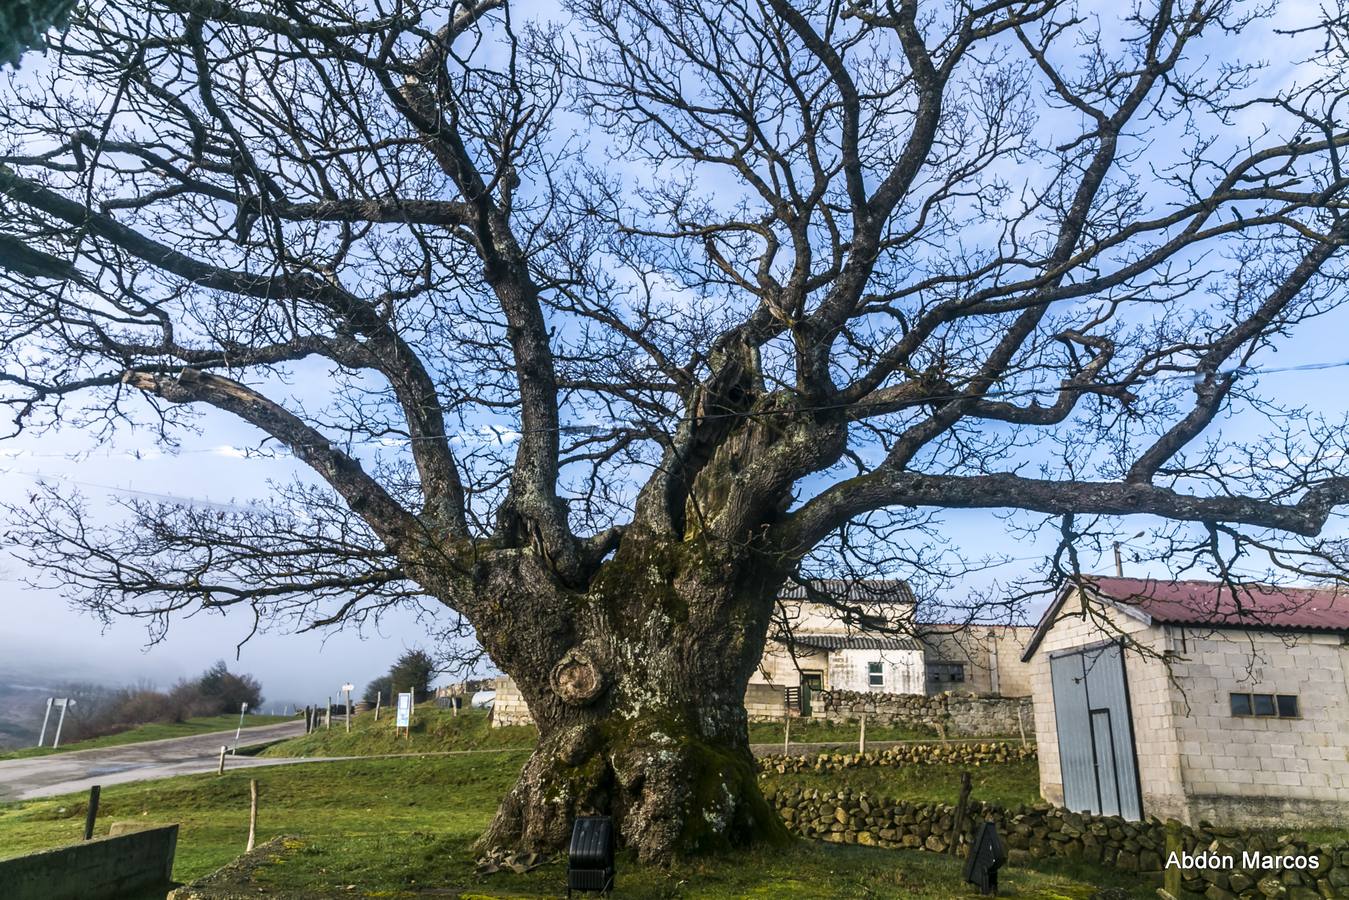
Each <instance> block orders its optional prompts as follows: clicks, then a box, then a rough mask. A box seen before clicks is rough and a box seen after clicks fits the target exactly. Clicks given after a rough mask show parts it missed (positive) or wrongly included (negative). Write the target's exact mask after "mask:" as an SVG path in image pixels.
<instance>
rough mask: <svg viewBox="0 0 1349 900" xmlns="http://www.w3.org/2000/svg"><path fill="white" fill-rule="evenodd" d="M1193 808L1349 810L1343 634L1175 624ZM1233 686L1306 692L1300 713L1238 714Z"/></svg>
mask: <svg viewBox="0 0 1349 900" xmlns="http://www.w3.org/2000/svg"><path fill="white" fill-rule="evenodd" d="M1169 631H1170V632H1171V634H1170V635H1169V637H1170V641H1169V644H1170V648H1171V650H1172V652H1173V653H1174V654H1175V661H1174V662H1173V664H1172V671H1173V674H1174V676H1175V681H1176V685H1177V687H1178V690H1177V691H1176V692H1175V696H1174V698H1173V700H1172V704H1173V707H1174V711H1173V717H1174V720H1175V723H1176V729H1177V738H1178V740H1179V744H1180V748H1179V749H1180V767H1181V773H1182V776H1183V778H1184V782H1185V789H1186V794H1187V797H1188V801H1189V805H1190V810H1191V816H1192V818H1194V819H1199V818H1204V819H1208V820H1210V821H1215V822H1224V823H1225V822H1234V823H1236V822H1239V823H1241V824H1254V823H1261V822H1268V823H1270V824H1278V823H1294V822H1296V823H1303V824H1306V823H1312V822H1326V821H1336V820H1341V821H1342V820H1343V819H1344V818H1345V817H1346V812H1345V811H1346V810H1349V725H1346V717H1349V647H1347V646H1345V644H1344V643H1343V642H1342V641H1341V639H1340V638H1339V637H1338V636H1336V635H1317V634H1298V635H1296V636H1289V635H1283V634H1274V633H1270V632H1257V631H1242V632H1230V631H1229V632H1223V631H1212V630H1206V631H1201V630H1199V629H1194V628H1186V629H1184V630H1183V631H1182V630H1180V629H1176V628H1171V629H1169ZM1232 693H1255V694H1287V695H1293V696H1296V697H1297V698H1298V712H1299V716H1298V717H1297V718H1287V719H1285V718H1267V717H1247V716H1233V715H1232V710H1231V703H1230V695H1231V694H1232Z"/></svg>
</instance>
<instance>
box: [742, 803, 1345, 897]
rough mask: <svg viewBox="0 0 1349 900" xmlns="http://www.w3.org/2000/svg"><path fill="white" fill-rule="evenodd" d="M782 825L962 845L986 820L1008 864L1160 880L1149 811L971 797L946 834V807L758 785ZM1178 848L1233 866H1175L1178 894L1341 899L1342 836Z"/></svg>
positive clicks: (1159, 830) (938, 846) (808, 831)
mask: <svg viewBox="0 0 1349 900" xmlns="http://www.w3.org/2000/svg"><path fill="white" fill-rule="evenodd" d="M767 798H768V801H769V803H771V804H772V805H773V806H774V808H776V809H777V811H778V814H779V815H781V816H782V820H783V822H785V823H786V825H787V828H788V829H789V830H791V831H793V832H795V833H796V834H799V835H802V836H803V837H807V838H813V839H815V840H823V841H830V842H832V843H836V844H862V845H866V846H873V847H887V848H892V849H900V848H903V849H913V850H928V851H932V852H934V853H946V852H950V850H951V844H952V841H953V840H954V841H955V843H956V845H957V851H958V852H961V853H963V852H965V851H966V850H967V849H968V845H969V842H970V841H971V840H972V838H973V836H974V833H975V830H976V828H978V827H979V825H980V824H982V823H983V822H985V821H991V822H993V823H994V824H995V825H996V826H997V829H998V834H999V835H1000V836H1001V837H1002V838H1003V840H1004V841H1006V843H1007V847H1008V864H1009V865H1012V866H1016V865H1024V864H1026V863H1027V862H1029V861H1030V860H1033V859H1043V858H1046V857H1065V858H1078V859H1086V860H1090V861H1092V862H1095V863H1099V864H1101V865H1104V866H1107V867H1110V868H1114V869H1117V870H1119V871H1122V872H1126V873H1137V874H1138V876H1139V878H1140V880H1145V881H1149V882H1152V883H1153V884H1156V885H1161V884H1162V875H1163V866H1164V865H1165V863H1166V860H1167V856H1168V854H1167V835H1166V826H1165V825H1163V824H1162V823H1161V822H1159V821H1157V820H1156V819H1150V820H1148V821H1146V822H1126V821H1125V820H1123V819H1120V818H1118V817H1116V816H1089V815H1083V814H1081V813H1074V812H1069V811H1067V810H1064V809H1059V808H1057V807H1052V806H1049V805H1047V804H1038V805H1036V806H1030V807H1028V806H1019V807H1015V808H1012V809H1007V808H1003V807H1000V806H996V805H992V804H985V803H980V802H978V801H972V802H971V803H970V807H969V809H968V810H967V812H966V817H965V825H964V827H963V828H962V829H961V831H960V833H959V834H953V833H952V832H953V831H954V827H955V808H954V807H953V806H948V805H945V804H940V803H913V802H908V801H897V800H891V799H888V798H879V797H872V796H869V795H868V794H867V792H865V791H862V792H853V791H850V790H843V791H835V792H830V791H820V790H817V789H802V788H783V789H778V790H775V791H769V792H768V793H767ZM1179 847H1180V850H1181V852H1183V853H1186V854H1189V855H1190V856H1194V855H1196V854H1198V853H1200V852H1204V853H1215V854H1218V855H1219V856H1223V855H1229V856H1231V857H1232V858H1233V861H1234V863H1235V864H1234V865H1233V866H1231V867H1227V866H1225V865H1220V866H1215V867H1211V868H1197V867H1196V868H1191V869H1188V870H1184V871H1182V878H1181V879H1180V888H1181V893H1180V895H1179V898H1178V900H1201V898H1204V900H1236V898H1242V900H1245V898H1250V900H1263V898H1272V897H1283V898H1287V900H1321V898H1336V897H1349V844H1346V845H1342V846H1337V847H1312V846H1310V845H1308V844H1307V843H1305V842H1302V841H1297V840H1293V839H1291V838H1283V837H1280V838H1277V839H1271V838H1265V837H1262V836H1259V835H1253V834H1243V833H1242V832H1239V831H1236V830H1232V829H1215V828H1209V827H1207V826H1200V827H1198V828H1191V827H1188V826H1181V827H1180V828H1179ZM1245 851H1251V852H1253V853H1257V854H1261V855H1263V854H1274V855H1278V856H1290V857H1295V856H1299V855H1301V856H1309V857H1315V860H1316V862H1315V864H1314V866H1313V867H1312V868H1308V869H1302V870H1300V869H1296V868H1286V869H1262V868H1260V867H1259V866H1246V865H1244V864H1243V858H1242V854H1243V852H1245Z"/></svg>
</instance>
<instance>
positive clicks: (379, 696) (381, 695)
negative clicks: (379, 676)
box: [375, 691, 384, 722]
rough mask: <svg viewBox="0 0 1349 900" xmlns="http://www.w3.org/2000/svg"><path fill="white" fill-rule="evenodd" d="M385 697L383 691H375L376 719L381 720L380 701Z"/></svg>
mask: <svg viewBox="0 0 1349 900" xmlns="http://www.w3.org/2000/svg"><path fill="white" fill-rule="evenodd" d="M382 699H384V692H383V691H375V721H376V722H378V721H379V701H380V700H382Z"/></svg>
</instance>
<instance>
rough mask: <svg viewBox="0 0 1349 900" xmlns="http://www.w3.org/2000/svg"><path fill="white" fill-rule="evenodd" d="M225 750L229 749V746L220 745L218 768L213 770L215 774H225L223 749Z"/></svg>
mask: <svg viewBox="0 0 1349 900" xmlns="http://www.w3.org/2000/svg"><path fill="white" fill-rule="evenodd" d="M227 750H229V747H226V746H223V745H222V746H221V748H220V768H218V769H216V770H215V773H216V774H217V775H224V774H225V751H227Z"/></svg>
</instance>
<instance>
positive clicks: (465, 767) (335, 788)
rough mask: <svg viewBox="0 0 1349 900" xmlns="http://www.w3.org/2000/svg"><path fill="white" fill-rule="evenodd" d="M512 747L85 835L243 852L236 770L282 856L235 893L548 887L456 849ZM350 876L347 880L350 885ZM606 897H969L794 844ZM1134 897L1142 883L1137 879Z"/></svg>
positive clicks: (200, 780)
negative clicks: (158, 837) (154, 827)
mask: <svg viewBox="0 0 1349 900" xmlns="http://www.w3.org/2000/svg"><path fill="white" fill-rule="evenodd" d="M526 755H527V754H526V753H525V752H501V753H482V754H465V755H456V756H428V757H418V758H406V759H371V760H357V761H351V762H337V763H315V764H313V765H293V766H278V767H275V768H262V769H253V770H250V771H243V770H240V771H237V772H227V773H226V774H225V775H224V776H223V777H219V778H217V777H215V776H213V775H194V776H189V777H185V778H174V779H169V780H165V781H159V782H149V783H145V784H136V785H119V786H110V787H108V788H107V789H106V790H104V792H103V801H102V805H101V807H100V814H99V819H98V825H99V831H100V832H102V831H105V830H106V828H107V826H108V824H110V823H111V822H113V821H119V820H125V819H140V820H141V821H144V822H147V823H148V822H178V823H181V825H182V832H181V835H180V838H179V843H178V858H177V864H176V867H175V871H174V875H175V877H176V878H177V879H179V880H189V879H193V878H197V877H200V876H202V875H205V874H206V873H208V872H211V871H213V870H215V869H216V868H218V867H220V866H222V865H224V864H225V863H227V862H229V861H230V860H231V859H233V858H234V857H236V856H237V855H238V854H239V853H240V852H241V851H242V850H243V847H244V842H245V839H246V835H247V829H248V822H247V819H248V781H249V779H250V778H256V779H257V780H258V783H259V786H260V790H261V803H260V810H261V811H260V814H259V832H260V833H259V838H260V840H265V839H267V838H271V837H273V836H275V835H282V834H288V835H295V836H296V837H297V840H296V841H294V842H292V843H291V845H290V847H289V848H288V850H287V852H285V853H283V854H279V855H278V856H277V857H276V859H275V861H273V862H271V863H269V864H267V865H264V866H262V867H260V868H259V869H257V870H255V871H254V872H253V874H252V875H251V876H250V878H249V881H248V882H247V884H242V885H238V886H237V887H238V889H239V894H240V895H245V894H246V895H248V896H271V897H286V898H303V897H335V896H342V897H353V896H355V897H360V896H367V897H368V896H380V897H407V896H418V895H425V896H440V897H458V898H474V897H492V898H503V897H556V896H559V895H560V894H561V893H562V890H561V889H560V886H561V885H562V884H563V878H564V871H565V868H564V865H563V864H562V863H561V862H560V861H553V862H550V863H549V864H548V865H545V866H543V867H542V868H540V869H536V870H534V871H532V872H529V873H527V874H524V875H515V874H505V873H502V874H496V875H491V876H485V877H482V876H478V875H476V874H475V873H474V858H473V854H472V851H471V850H470V845H471V843H472V841H473V839H474V838H475V837H477V835H478V834H479V833H480V832H481V830H482V829H483V828H484V827H485V826H486V825H487V822H488V820H489V819H490V817H491V815H492V812H493V810H494V809H495V806H496V802H497V800H498V798H499V797H500V796H501V795H502V794H503V793H504V792H505V791H506V790H507V789H508V788H509V786H510V785H511V783H512V782H513V780H514V778H515V775H516V773H517V772H518V770H519V768H520V766H521V764H523V762H524V760H525V757H526ZM83 823H84V807H83V798H82V797H78V796H70V797H62V798H55V799H51V800H40V801H31V802H24V803H15V804H8V805H4V806H0V856H8V855H11V854H17V853H22V852H25V851H28V850H35V849H41V848H46V847H53V846H57V845H60V844H63V843H67V842H71V841H74V840H76V839H78V837H79V834H80V831H81V828H82V826H83ZM1003 882H1004V889H1003V894H1004V895H1005V896H1016V897H1022V898H1027V900H1050V898H1055V900H1068V898H1086V897H1089V896H1090V895H1091V894H1092V893H1093V892H1094V891H1095V890H1096V888H1097V886H1100V885H1119V886H1123V887H1126V888H1132V886H1131V885H1130V884H1129V882H1128V881H1127V879H1122V878H1120V877H1117V876H1112V875H1111V874H1110V873H1107V872H1103V871H1101V870H1098V869H1093V868H1088V867H1074V866H1066V865H1051V864H1045V865H1044V866H1039V865H1038V864H1037V868H1036V869H1035V870H1029V869H1012V870H1010V871H1008V872H1007V873H1006V875H1005V877H1004V879H1003ZM348 886H351V887H348ZM615 896H617V897H632V898H662V897H700V898H769V897H772V898H777V897H792V898H807V900H809V898H821V900H823V898H830V900H832V898H841V897H848V898H854V897H855V898H868V897H871V898H881V897H884V898H892V897H893V898H917V900H926V898H933V900H935V898H951V897H974V896H976V894H975V893H974V892H973V891H972V890H969V889H967V888H966V887H965V886H963V885H962V884H961V882H960V860H958V859H956V858H954V857H950V856H940V855H937V854H932V853H920V852H901V851H892V850H876V849H872V848H866V847H849V846H835V845H822V844H815V843H810V842H805V841H795V842H793V843H792V844H790V845H789V846H786V847H777V848H765V849H762V850H751V851H741V852H736V853H731V854H723V855H716V856H711V857H708V858H705V859H701V860H697V861H694V862H692V863H688V864H683V865H678V866H676V867H674V868H672V869H669V870H664V869H649V868H643V867H639V866H637V865H636V863H635V861H633V860H632V859H631V858H630V857H629V856H626V855H625V856H623V857H622V858H620V860H619V886H618V892H617V894H616V895H615ZM1135 896H1137V897H1140V898H1141V897H1145V896H1148V892H1147V891H1145V890H1143V889H1142V886H1138V889H1137V890H1136V891H1135Z"/></svg>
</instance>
